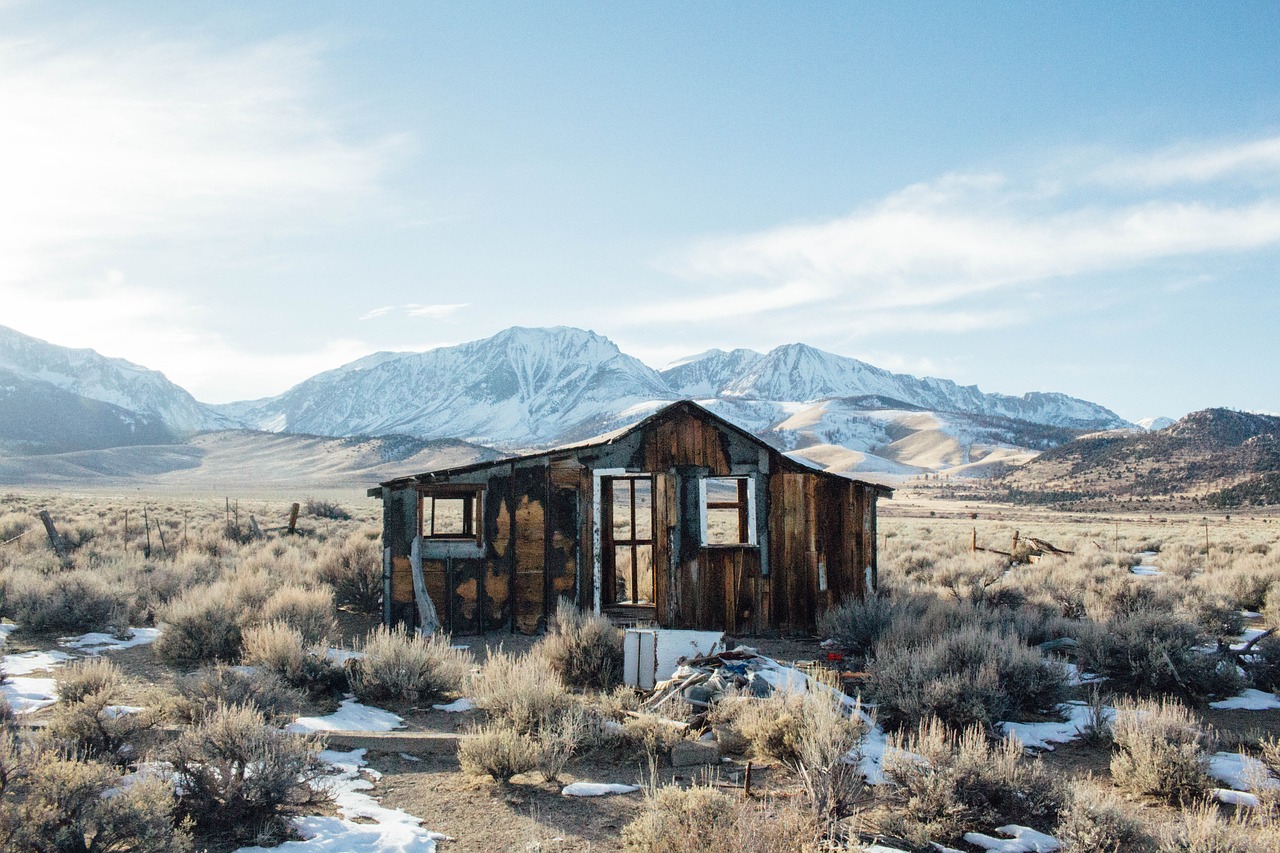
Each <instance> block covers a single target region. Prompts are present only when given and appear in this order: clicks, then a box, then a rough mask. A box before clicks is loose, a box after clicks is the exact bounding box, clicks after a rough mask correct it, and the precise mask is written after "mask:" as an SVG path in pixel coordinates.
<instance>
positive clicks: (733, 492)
mask: <svg viewBox="0 0 1280 853" xmlns="http://www.w3.org/2000/svg"><path fill="white" fill-rule="evenodd" d="M700 485H701V490H702V544H703V545H754V544H756V531H755V526H756V525H755V490H754V489H753V488H752V479H751V478H750V477H707V478H706V479H704V480H701V481H700Z"/></svg>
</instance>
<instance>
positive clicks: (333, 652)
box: [324, 649, 364, 666]
mask: <svg viewBox="0 0 1280 853" xmlns="http://www.w3.org/2000/svg"><path fill="white" fill-rule="evenodd" d="M324 656H325V657H326V658H328V659H329V660H331V661H333V662H334V663H336V664H337V665H338V666H342V665H343V664H344V663H346V662H347V661H349V660H360V658H362V657H364V652H357V651H353V650H352V649H329V650H328V651H326V652H325V653H324Z"/></svg>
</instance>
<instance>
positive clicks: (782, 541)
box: [382, 406, 877, 634]
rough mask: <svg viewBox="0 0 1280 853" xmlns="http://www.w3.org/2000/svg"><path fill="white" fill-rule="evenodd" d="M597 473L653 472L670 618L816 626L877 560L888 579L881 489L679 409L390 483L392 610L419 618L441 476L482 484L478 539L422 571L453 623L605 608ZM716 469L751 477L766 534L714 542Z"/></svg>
mask: <svg viewBox="0 0 1280 853" xmlns="http://www.w3.org/2000/svg"><path fill="white" fill-rule="evenodd" d="M599 472H606V473H607V475H608V476H614V475H616V474H617V473H618V472H625V473H626V474H628V475H651V476H652V477H653V502H654V530H653V558H654V584H655V590H654V592H655V597H654V606H653V607H652V608H650V609H649V610H648V611H646V612H649V615H650V617H651V618H652V619H654V621H656V622H657V623H658V624H659V625H662V626H665V627H675V628H697V629H709V630H724V631H728V632H731V633H756V632H765V631H771V630H773V631H785V632H791V631H800V632H811V631H813V630H814V628H815V626H816V623H817V619H818V617H819V616H820V615H821V613H822V612H823V611H825V610H826V609H827V608H828V607H831V606H833V605H835V604H837V603H838V602H840V601H841V600H843V599H844V598H846V597H848V596H851V595H853V596H861V595H864V594H865V593H866V591H867V590H866V578H867V570H868V568H870V576H871V582H872V584H873V585H874V583H875V582H876V578H875V539H876V530H875V503H876V495H877V491H876V487H874V486H870V485H867V484H863V483H857V482H854V481H851V480H846V479H843V478H840V477H835V476H832V475H827V474H821V473H818V472H807V471H805V470H803V469H800V468H799V467H798V466H797V465H796V463H794V462H792V461H791V460H789V459H787V458H786V457H784V456H783V455H782V454H780V453H779V452H778V451H776V450H773V449H771V448H768V447H766V446H764V445H762V444H761V443H760V442H759V441H756V440H755V439H753V438H751V437H750V436H747V435H745V434H742V433H740V432H738V431H736V430H730V429H726V428H725V427H724V425H723V423H722V422H717V419H715V418H714V417H713V416H710V415H708V414H706V413H705V412H703V411H702V410H700V409H697V408H696V407H691V406H682V407H679V408H677V409H675V410H673V411H672V412H671V414H670V416H668V417H661V418H656V419H655V420H654V421H652V422H650V423H647V424H645V425H644V426H642V427H641V428H639V429H637V430H635V431H634V432H632V433H627V434H624V435H622V436H620V437H618V438H617V439H616V440H615V441H613V442H610V443H607V444H601V445H592V446H587V447H584V448H582V449H579V450H572V449H567V450H565V451H562V452H556V453H554V454H547V455H541V456H535V457H526V458H524V459H517V460H512V461H506V462H495V463H493V464H491V465H488V466H483V467H476V468H471V469H465V470H462V471H459V472H458V473H456V474H449V473H448V472H445V473H444V474H441V475H438V477H432V476H430V475H424V477H423V478H420V480H421V482H408V483H405V484H404V485H397V486H396V487H384V488H383V490H382V496H383V501H384V506H383V526H384V544H385V545H386V546H387V547H388V548H389V549H390V560H389V562H388V564H387V565H388V567H389V568H388V570H387V571H386V576H385V577H384V582H385V584H386V591H387V594H388V602H389V604H388V606H387V608H386V614H387V618H388V620H389V621H390V622H392V623H401V624H406V625H410V624H414V622H415V621H416V604H415V601H414V594H413V581H412V569H411V566H412V563H411V559H410V555H411V553H412V542H413V537H414V536H415V535H417V531H418V529H419V523H420V521H419V517H418V516H419V512H420V502H419V491H418V489H419V488H422V489H430V488H431V487H432V485H433V484H434V483H447V484H451V485H457V484H462V485H467V484H470V485H473V486H478V487H483V498H482V501H483V503H482V508H483V513H482V525H481V526H482V531H481V532H482V536H481V544H480V545H479V546H476V545H475V544H474V543H470V542H463V543H458V542H448V541H442V540H424V542H423V545H422V555H423V560H422V564H423V580H424V582H425V585H426V589H427V591H428V593H429V594H430V595H431V597H432V600H433V602H434V603H435V605H436V609H437V611H438V612H439V616H440V619H441V622H442V623H443V624H444V626H445V629H446V630H449V631H451V632H452V633H455V634H469V633H478V632H483V631H493V630H498V629H501V630H512V631H519V632H523V633H533V632H538V631H542V630H545V629H546V627H547V624H548V622H549V620H550V619H551V618H552V617H553V616H554V613H555V608H556V603H557V601H558V600H559V599H560V598H565V599H567V600H570V601H574V602H576V603H577V604H578V606H579V607H580V608H582V609H584V610H590V609H592V608H593V607H594V604H595V596H596V589H595V567H596V561H597V559H598V558H597V555H596V554H595V549H594V541H593V536H594V534H595V524H596V523H597V519H595V518H594V517H593V512H594V501H595V494H594V492H595V489H596V488H597V486H598V485H599V483H600V479H599ZM707 477H749V478H751V479H750V482H751V484H752V487H753V489H754V491H753V493H752V494H753V497H752V502H753V504H754V517H755V530H754V536H755V544H753V545H719V546H707V545H704V544H703V543H702V532H701V510H702V507H701V499H700V493H699V484H700V482H701V481H702V480H703V479H705V478H707ZM632 610H633V611H634V610H640V611H645V608H635V607H633V608H632ZM641 615H643V614H641Z"/></svg>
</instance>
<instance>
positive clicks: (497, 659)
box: [470, 649, 571, 732]
mask: <svg viewBox="0 0 1280 853" xmlns="http://www.w3.org/2000/svg"><path fill="white" fill-rule="evenodd" d="M470 694H471V697H472V698H473V699H474V700H475V703H476V707H478V708H481V709H483V710H485V711H486V712H488V713H489V715H490V716H492V717H497V718H501V719H504V720H506V721H507V722H508V723H509V724H511V725H512V726H514V727H515V728H516V730H518V731H521V732H532V731H534V729H535V728H536V726H537V725H538V722H539V721H540V720H543V719H547V718H552V717H554V716H555V715H556V714H558V713H559V712H561V711H562V710H563V709H564V708H566V707H568V705H569V703H570V701H571V699H570V697H569V694H568V691H567V690H566V689H565V686H564V681H562V680H561V679H560V675H559V674H558V673H557V672H555V671H554V670H553V669H552V668H551V666H550V665H549V664H548V663H547V662H546V660H544V659H543V658H542V657H541V656H540V655H536V654H532V653H530V654H526V655H522V656H520V657H516V656H515V655H512V654H508V653H507V652H504V651H502V650H501V649H498V650H497V651H496V652H492V653H490V655H489V657H488V658H487V659H486V660H485V662H484V666H483V667H482V668H481V669H480V672H479V674H477V675H476V676H475V677H474V678H472V680H471V685H470Z"/></svg>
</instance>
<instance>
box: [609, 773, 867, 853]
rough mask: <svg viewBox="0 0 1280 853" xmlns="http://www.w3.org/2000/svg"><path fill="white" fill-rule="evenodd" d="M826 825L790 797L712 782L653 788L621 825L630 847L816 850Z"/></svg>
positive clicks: (640, 850)
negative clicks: (735, 792)
mask: <svg viewBox="0 0 1280 853" xmlns="http://www.w3.org/2000/svg"><path fill="white" fill-rule="evenodd" d="M826 830H827V825H826V824H825V823H824V822H823V821H821V820H820V819H819V818H817V817H816V816H815V815H813V814H812V813H811V812H808V811H806V810H805V809H804V808H802V807H801V805H800V804H799V803H797V802H794V801H791V800H775V799H766V800H763V801H758V802H757V801H751V800H743V799H738V798H736V797H732V796H730V795H728V794H725V793H724V792H722V791H718V790H716V789H715V788H712V787H710V786H708V785H695V786H693V787H690V788H686V789H681V788H678V787H675V786H665V787H660V788H650V789H649V790H648V791H647V793H646V796H645V803H644V807H643V811H642V812H641V814H640V815H639V816H638V817H637V818H636V819H635V820H633V821H632V822H631V823H629V824H627V825H626V826H625V827H624V828H623V830H622V844H623V849H624V850H626V851H627V852H628V853H717V851H722V850H734V851H742V853H818V851H824V850H834V849H843V848H837V847H836V846H834V845H831V846H829V845H828V844H826V843H824V836H825V833H826Z"/></svg>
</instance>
